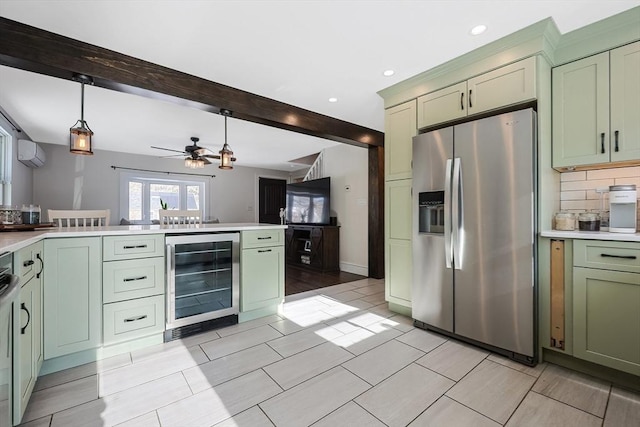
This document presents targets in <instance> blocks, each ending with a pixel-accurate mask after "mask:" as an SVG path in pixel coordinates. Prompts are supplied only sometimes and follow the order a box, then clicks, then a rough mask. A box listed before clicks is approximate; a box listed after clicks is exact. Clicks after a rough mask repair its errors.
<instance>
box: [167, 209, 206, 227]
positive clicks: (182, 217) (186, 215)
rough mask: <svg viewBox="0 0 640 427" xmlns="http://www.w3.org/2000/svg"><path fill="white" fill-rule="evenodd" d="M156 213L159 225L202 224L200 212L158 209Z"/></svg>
mask: <svg viewBox="0 0 640 427" xmlns="http://www.w3.org/2000/svg"><path fill="white" fill-rule="evenodd" d="M158 213H159V217H160V225H195V224H202V212H201V211H200V210H176V209H160V211H158Z"/></svg>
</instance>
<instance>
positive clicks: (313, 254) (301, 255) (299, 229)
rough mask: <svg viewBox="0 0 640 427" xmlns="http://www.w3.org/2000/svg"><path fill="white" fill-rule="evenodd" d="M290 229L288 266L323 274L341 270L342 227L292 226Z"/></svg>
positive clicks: (287, 231)
mask: <svg viewBox="0 0 640 427" xmlns="http://www.w3.org/2000/svg"><path fill="white" fill-rule="evenodd" d="M288 227H289V228H287V230H286V233H285V236H286V237H285V239H286V252H287V264H289V265H293V266H298V267H303V268H309V269H312V270H317V271H323V272H324V271H339V270H340V227H338V226H334V225H292V224H290V225H289V226H288Z"/></svg>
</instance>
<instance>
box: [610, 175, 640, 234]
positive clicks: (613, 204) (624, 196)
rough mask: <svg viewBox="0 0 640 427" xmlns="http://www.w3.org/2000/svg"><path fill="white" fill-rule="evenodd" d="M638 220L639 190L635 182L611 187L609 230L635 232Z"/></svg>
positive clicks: (613, 231)
mask: <svg viewBox="0 0 640 427" xmlns="http://www.w3.org/2000/svg"><path fill="white" fill-rule="evenodd" d="M637 221H638V192H637V191H636V186H635V185H633V184H626V185H612V186H610V187H609V231H610V232H612V233H635V232H636V224H637Z"/></svg>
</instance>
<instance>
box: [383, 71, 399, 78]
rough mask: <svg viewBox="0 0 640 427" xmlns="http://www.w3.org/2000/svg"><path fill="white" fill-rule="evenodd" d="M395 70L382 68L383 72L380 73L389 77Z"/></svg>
mask: <svg viewBox="0 0 640 427" xmlns="http://www.w3.org/2000/svg"><path fill="white" fill-rule="evenodd" d="M395 73H396V72H395V71H393V70H384V72H383V73H382V75H384V76H386V77H389V76H393V75H394V74H395Z"/></svg>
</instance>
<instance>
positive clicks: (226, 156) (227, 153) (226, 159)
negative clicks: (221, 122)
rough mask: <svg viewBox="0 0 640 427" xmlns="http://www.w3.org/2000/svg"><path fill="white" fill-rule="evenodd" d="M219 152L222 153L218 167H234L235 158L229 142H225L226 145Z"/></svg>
mask: <svg viewBox="0 0 640 427" xmlns="http://www.w3.org/2000/svg"><path fill="white" fill-rule="evenodd" d="M226 119H227V118H226V117H225V120H226ZM225 135H226V133H225ZM219 153H220V166H218V167H219V168H220V169H233V161H234V160H235V159H234V158H233V151H231V148H230V147H229V144H227V143H226V142H225V143H224V145H223V146H222V150H220V151H219Z"/></svg>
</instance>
